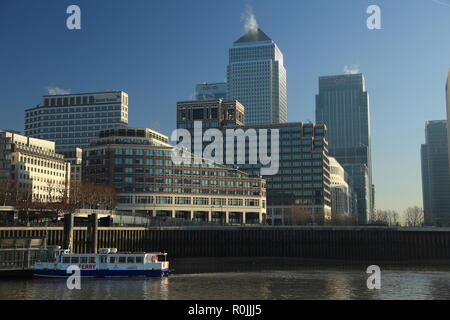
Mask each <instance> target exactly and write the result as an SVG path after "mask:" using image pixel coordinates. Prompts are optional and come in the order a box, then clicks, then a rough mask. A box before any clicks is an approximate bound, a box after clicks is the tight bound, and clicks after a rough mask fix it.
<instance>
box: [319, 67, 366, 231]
mask: <svg viewBox="0 0 450 320" xmlns="http://www.w3.org/2000/svg"><path fill="white" fill-rule="evenodd" d="M316 122H317V123H318V124H325V125H326V126H327V128H328V143H329V148H330V156H332V157H334V158H336V160H337V161H338V162H339V163H340V164H341V165H342V166H343V168H344V170H345V171H346V172H347V173H348V175H349V176H350V177H351V179H352V181H353V188H354V192H355V194H356V198H357V199H356V202H357V213H358V222H359V223H362V224H364V223H366V222H367V219H368V216H369V214H370V212H371V211H372V210H373V208H374V200H373V195H374V190H373V184H372V156H371V152H372V151H371V135H370V107H369V95H368V93H367V91H366V88H365V80H364V76H363V75H362V74H349V75H338V76H327V77H320V78H319V94H318V95H316Z"/></svg>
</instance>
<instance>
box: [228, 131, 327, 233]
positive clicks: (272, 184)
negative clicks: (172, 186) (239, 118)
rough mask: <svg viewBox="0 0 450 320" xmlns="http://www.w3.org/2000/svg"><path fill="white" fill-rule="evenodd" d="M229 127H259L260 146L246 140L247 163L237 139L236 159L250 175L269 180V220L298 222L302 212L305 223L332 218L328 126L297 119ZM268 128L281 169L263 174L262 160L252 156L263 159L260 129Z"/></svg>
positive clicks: (280, 223)
mask: <svg viewBox="0 0 450 320" xmlns="http://www.w3.org/2000/svg"><path fill="white" fill-rule="evenodd" d="M227 129H234V130H238V129H242V130H244V132H248V130H255V131H256V133H257V135H258V136H259V139H258V141H257V144H258V145H257V146H256V145H252V144H251V143H250V141H248V142H246V143H245V154H246V163H245V164H242V163H240V162H239V161H238V160H237V156H238V154H239V153H238V151H237V146H238V144H237V141H235V143H234V148H235V150H234V156H235V162H234V163H236V164H237V166H238V167H239V169H240V170H242V171H244V172H247V173H248V174H249V175H251V176H260V177H262V178H263V179H264V180H266V190H267V216H268V223H269V224H273V225H282V224H287V223H291V222H292V223H294V224H296V223H298V222H299V220H300V219H297V218H298V215H303V216H305V217H306V220H305V221H302V222H301V223H305V224H325V223H327V222H328V221H330V220H331V189H330V187H331V185H330V165H329V160H328V142H327V139H326V136H327V132H326V127H325V126H323V125H315V124H311V123H308V124H307V123H301V122H297V123H283V124H272V125H253V126H236V127H230V128H227ZM264 129H266V130H267V132H268V133H267V135H268V141H267V145H268V149H270V150H272V149H271V148H272V144H274V145H275V148H277V149H278V150H277V151H278V154H279V161H278V162H279V163H278V170H277V172H276V173H275V174H271V175H261V168H262V167H263V165H262V164H261V162H259V161H258V163H256V164H250V163H249V162H250V161H249V159H250V158H251V157H252V156H254V157H255V158H259V159H261V158H260V157H261V154H260V151H261V149H260V143H261V141H262V140H261V135H260V133H261V130H264ZM273 130H276V131H277V132H278V135H279V141H275V140H274V139H273V135H272V132H273ZM269 132H270V135H269ZM226 135H227V132H226V131H225V136H226ZM269 137H270V140H269ZM228 147H229V146H228V145H227V146H226V148H225V152H224V157H225V158H226V157H227V153H228V152H229V150H228V149H227V148H228ZM274 150H275V149H274ZM270 152H272V151H270ZM272 160H274V159H273V156H272ZM288 220H291V222H289V221H288Z"/></svg>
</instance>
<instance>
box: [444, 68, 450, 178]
mask: <svg viewBox="0 0 450 320" xmlns="http://www.w3.org/2000/svg"><path fill="white" fill-rule="evenodd" d="M445 95H446V97H447V123H450V69H448V77H447V84H446V85H445ZM447 134H448V136H447V139H448V157H449V159H450V126H447ZM449 162H450V161H449ZM449 165H450V164H449ZM449 170H450V167H449Z"/></svg>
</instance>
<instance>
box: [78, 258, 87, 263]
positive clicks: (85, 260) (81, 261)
mask: <svg viewBox="0 0 450 320" xmlns="http://www.w3.org/2000/svg"><path fill="white" fill-rule="evenodd" d="M87 259H88V258H87V257H80V263H87Z"/></svg>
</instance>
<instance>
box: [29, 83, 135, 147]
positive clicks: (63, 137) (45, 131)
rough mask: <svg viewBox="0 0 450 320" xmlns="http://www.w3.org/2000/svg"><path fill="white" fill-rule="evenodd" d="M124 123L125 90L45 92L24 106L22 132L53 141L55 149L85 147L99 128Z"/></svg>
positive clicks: (126, 118) (125, 112)
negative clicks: (39, 100) (35, 103)
mask: <svg viewBox="0 0 450 320" xmlns="http://www.w3.org/2000/svg"><path fill="white" fill-rule="evenodd" d="M127 125H128V94H127V93H126V92H124V91H107V92H96V93H77V94H62V95H47V96H43V98H42V105H39V106H37V107H35V108H30V109H27V110H25V135H26V136H29V137H33V138H40V139H45V140H50V141H54V142H55V143H56V150H57V151H58V152H61V151H63V150H75V148H86V147H88V146H89V142H90V139H92V138H94V137H96V136H97V135H98V131H99V130H101V129H106V128H113V127H117V126H125V127H126V126H127Z"/></svg>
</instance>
